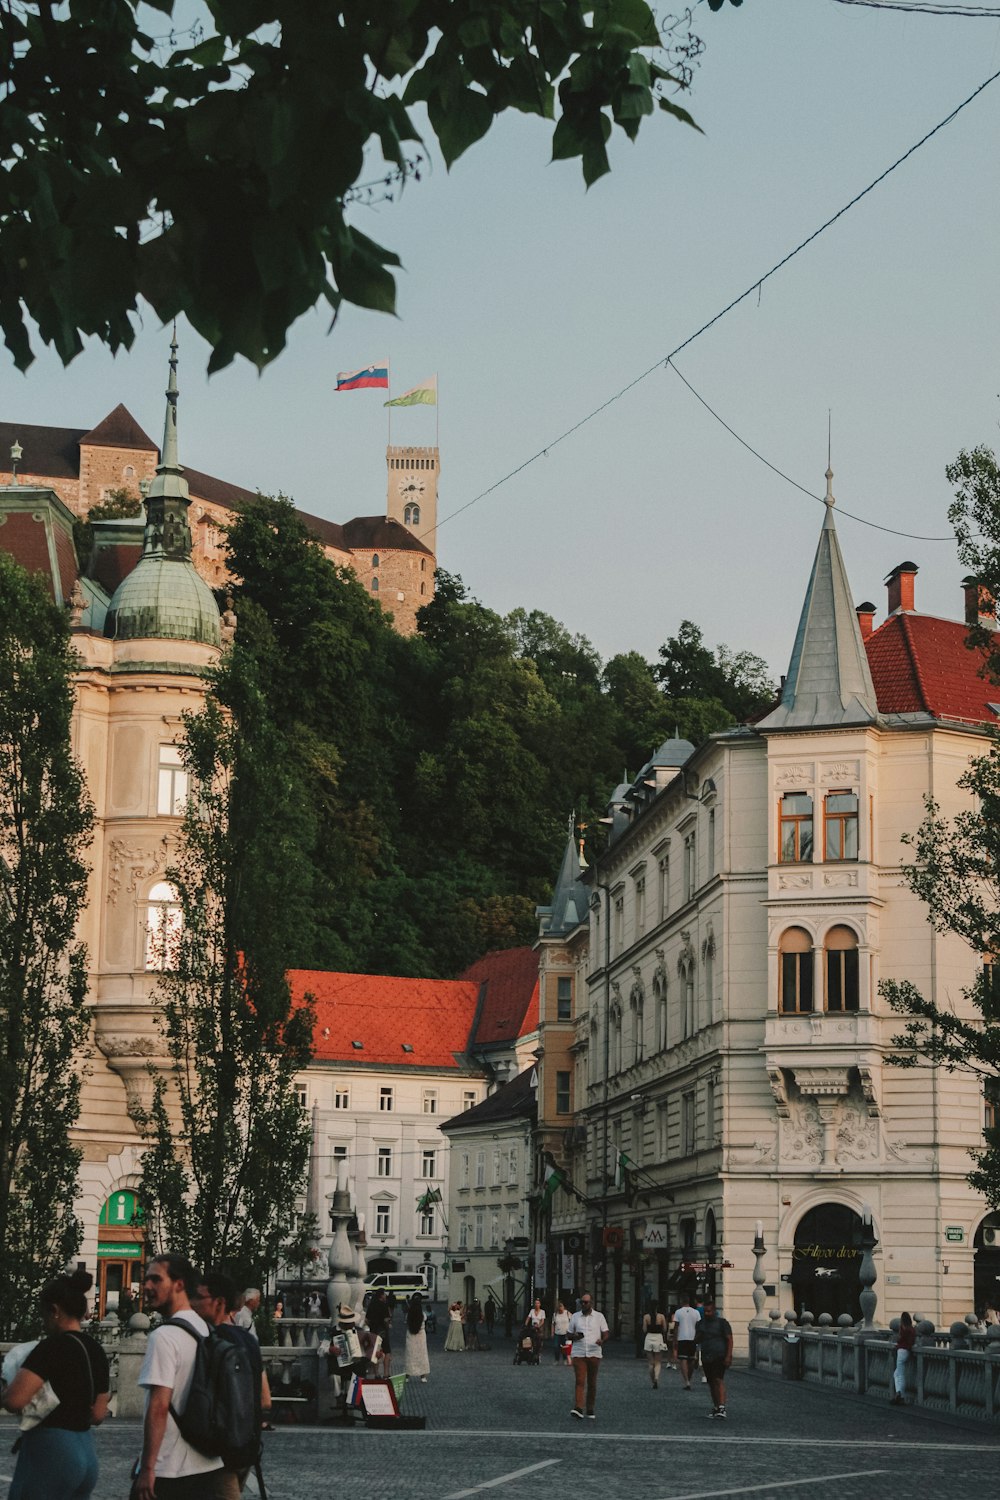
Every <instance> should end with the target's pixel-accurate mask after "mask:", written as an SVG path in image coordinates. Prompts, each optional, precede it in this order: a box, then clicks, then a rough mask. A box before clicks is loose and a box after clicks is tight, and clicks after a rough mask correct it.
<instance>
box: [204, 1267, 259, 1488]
mask: <svg viewBox="0 0 1000 1500" xmlns="http://www.w3.org/2000/svg"><path fill="white" fill-rule="evenodd" d="M236 1298H237V1293H236V1283H235V1281H234V1280H233V1278H232V1277H231V1276H226V1275H225V1274H224V1273H223V1272H222V1271H205V1272H204V1273H203V1274H202V1275H201V1276H199V1278H198V1285H197V1287H196V1288H195V1294H194V1296H193V1297H192V1298H191V1306H192V1307H193V1309H194V1311H195V1312H196V1313H197V1314H198V1315H199V1317H202V1318H204V1320H205V1322H206V1323H207V1324H208V1326H209V1327H210V1328H214V1329H215V1330H216V1332H217V1334H218V1336H219V1338H222V1339H226V1340H227V1341H228V1342H229V1343H231V1344H235V1345H236V1347H237V1348H238V1349H241V1350H242V1351H243V1354H244V1356H245V1358H246V1362H247V1365H248V1366H249V1382H250V1383H252V1387H253V1419H252V1429H253V1430H252V1434H251V1435H250V1441H249V1443H248V1445H247V1450H246V1451H245V1452H243V1453H240V1454H239V1455H232V1454H225V1455H223V1459H222V1465H223V1466H222V1469H221V1470H220V1471H217V1473H216V1475H215V1491H214V1493H215V1500H240V1495H241V1493H242V1491H243V1486H244V1485H245V1484H246V1482H247V1476H248V1475H249V1473H250V1470H251V1469H253V1468H254V1467H256V1468H257V1469H258V1472H259V1468H260V1453H261V1438H260V1435H261V1432H262V1431H263V1430H264V1428H265V1426H269V1425H270V1424H268V1423H266V1422H265V1420H264V1418H265V1413H266V1414H270V1409H271V1387H270V1384H269V1383H268V1379H267V1375H266V1373H265V1371H264V1362H263V1359H262V1358H261V1352H260V1344H259V1343H258V1342H257V1340H256V1339H255V1338H254V1336H253V1334H252V1333H251V1332H250V1330H249V1328H240V1327H238V1326H237V1324H235V1323H233V1322H232V1316H233V1314H234V1312H235V1311H236ZM243 1409H244V1410H246V1408H245V1407H244V1408H243ZM251 1447H252V1449H253V1451H252V1452H251V1451H250V1449H251Z"/></svg>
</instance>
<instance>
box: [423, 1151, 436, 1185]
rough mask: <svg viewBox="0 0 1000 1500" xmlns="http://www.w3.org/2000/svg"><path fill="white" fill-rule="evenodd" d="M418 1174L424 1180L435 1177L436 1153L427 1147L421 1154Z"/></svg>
mask: <svg viewBox="0 0 1000 1500" xmlns="http://www.w3.org/2000/svg"><path fill="white" fill-rule="evenodd" d="M420 1173H421V1176H422V1177H424V1178H427V1177H436V1176H437V1152H436V1151H434V1150H432V1149H431V1148H430V1147H428V1146H425V1147H424V1149H423V1151H422V1152H421V1160H420Z"/></svg>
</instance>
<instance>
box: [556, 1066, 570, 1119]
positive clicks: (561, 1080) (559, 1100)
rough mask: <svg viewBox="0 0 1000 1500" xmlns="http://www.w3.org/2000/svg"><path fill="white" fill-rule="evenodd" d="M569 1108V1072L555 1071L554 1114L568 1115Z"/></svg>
mask: <svg viewBox="0 0 1000 1500" xmlns="http://www.w3.org/2000/svg"><path fill="white" fill-rule="evenodd" d="M569 1112H570V1109H569V1072H568V1071H567V1072H565V1073H564V1072H562V1071H560V1072H557V1073H556V1114H557V1115H568V1114H569Z"/></svg>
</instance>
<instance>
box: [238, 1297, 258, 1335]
mask: <svg viewBox="0 0 1000 1500" xmlns="http://www.w3.org/2000/svg"><path fill="white" fill-rule="evenodd" d="M258 1307H260V1288H259V1287H256V1286H248V1287H247V1289H246V1291H245V1292H244V1293H243V1295H242V1297H241V1298H240V1299H239V1306H238V1307H237V1309H236V1311H235V1312H234V1313H233V1322H234V1323H235V1324H236V1327H237V1328H245V1329H246V1331H247V1333H252V1334H253V1336H254V1338H256V1337H257V1329H256V1326H255V1325H254V1314H255V1313H256V1311H257V1309H258Z"/></svg>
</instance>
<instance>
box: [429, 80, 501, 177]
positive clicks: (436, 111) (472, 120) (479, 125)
mask: <svg viewBox="0 0 1000 1500" xmlns="http://www.w3.org/2000/svg"><path fill="white" fill-rule="evenodd" d="M427 111H428V114H429V116H430V122H431V125H432V126H433V128H434V134H435V135H436V136H437V138H438V142H439V143H440V146H441V154H442V155H443V157H444V159H445V162H446V164H447V165H448V166H449V167H450V166H451V165H452V163H453V162H456V161H457V160H458V158H459V157H460V156H461V155H462V152H463V151H467V150H468V148H469V147H470V146H472V145H474V144H475V142H476V141H478V140H481V139H482V137H483V136H484V135H485V134H486V132H487V131H488V130H489V128H490V126H491V125H492V124H493V111H492V109H491V108H490V103H489V100H488V99H487V98H486V95H485V94H480V93H478V92H477V91H476V90H475V89H466V90H465V91H464V92H463V93H462V94H461V95H460V96H459V98H458V99H457V100H456V102H455V103H453V104H451V105H449V106H448V107H445V106H444V105H443V104H442V103H441V102H440V98H438V99H437V100H435V99H431V100H429V101H428V106H427Z"/></svg>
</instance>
